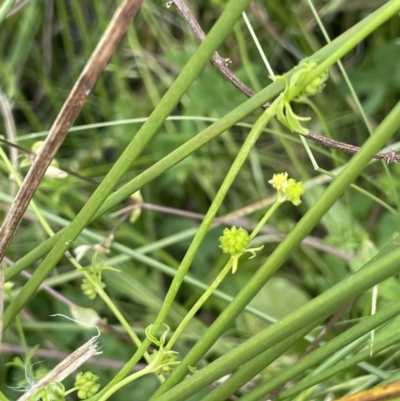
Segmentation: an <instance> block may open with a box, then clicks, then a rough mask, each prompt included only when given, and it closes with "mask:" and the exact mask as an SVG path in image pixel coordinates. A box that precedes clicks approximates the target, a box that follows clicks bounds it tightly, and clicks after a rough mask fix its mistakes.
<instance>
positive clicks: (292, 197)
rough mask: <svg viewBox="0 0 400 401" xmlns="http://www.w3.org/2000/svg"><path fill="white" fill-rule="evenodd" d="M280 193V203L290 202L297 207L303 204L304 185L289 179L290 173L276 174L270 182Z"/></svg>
mask: <svg viewBox="0 0 400 401" xmlns="http://www.w3.org/2000/svg"><path fill="white" fill-rule="evenodd" d="M268 182H269V183H270V184H271V185H272V186H273V187H274V188H276V190H277V192H278V200H279V201H280V202H285V201H290V202H292V203H293V205H295V206H299V205H300V203H301V199H300V196H301V195H303V194H304V188H303V183H302V182H301V181H299V182H296V180H294V179H293V178H288V173H280V174H274V175H273V177H272V180H269V181H268Z"/></svg>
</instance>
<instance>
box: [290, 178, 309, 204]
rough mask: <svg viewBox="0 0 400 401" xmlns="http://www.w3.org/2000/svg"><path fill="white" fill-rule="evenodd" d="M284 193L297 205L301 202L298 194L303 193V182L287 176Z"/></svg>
mask: <svg viewBox="0 0 400 401" xmlns="http://www.w3.org/2000/svg"><path fill="white" fill-rule="evenodd" d="M285 193H286V198H287V200H288V201H290V202H292V203H293V205H295V206H299V205H300V203H301V199H300V196H301V195H303V194H304V187H303V183H302V182H301V181H299V182H296V180H294V179H293V178H289V180H288V185H287V187H286V189H285Z"/></svg>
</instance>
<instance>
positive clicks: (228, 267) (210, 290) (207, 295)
mask: <svg viewBox="0 0 400 401" xmlns="http://www.w3.org/2000/svg"><path fill="white" fill-rule="evenodd" d="M231 267H232V258H231V259H229V261H228V263H227V264H226V265H225V267H224V268H223V269H222V270H221V271H220V272H219V274H218V276H217V277H216V278H215V280H214V281H213V282H212V284H211V285H210V286H209V287H208V288H207V290H206V291H205V292H204V294H203V295H202V296H201V297H200V298H199V299H198V301H197V302H196V303H195V304H194V305H193V306H192V308H191V309H190V311H189V312H188V313H187V315H186V316H185V317H184V319H183V320H182V322H181V324H180V325H179V326H178V327H177V329H176V330H175V332H174V334H173V335H172V337H171V338H170V340H169V341H168V344H167V345H166V346H165V349H166V350H170V349H171V348H172V347H173V346H174V344H175V342H176V340H177V339H178V337H179V336H180V334H181V333H182V332H183V330H184V329H185V327H186V326H187V325H188V323H189V321H190V320H191V319H192V318H193V316H194V315H195V314H196V312H197V311H198V310H199V309H200V308H201V307H202V306H203V304H204V303H205V302H206V301H207V299H208V298H210V296H211V295H212V293H213V292H214V291H215V290H216V289H217V288H218V286H219V285H220V284H221V283H222V280H223V279H224V278H225V276H226V275H227V274H228V273H229V272H230V271H231Z"/></svg>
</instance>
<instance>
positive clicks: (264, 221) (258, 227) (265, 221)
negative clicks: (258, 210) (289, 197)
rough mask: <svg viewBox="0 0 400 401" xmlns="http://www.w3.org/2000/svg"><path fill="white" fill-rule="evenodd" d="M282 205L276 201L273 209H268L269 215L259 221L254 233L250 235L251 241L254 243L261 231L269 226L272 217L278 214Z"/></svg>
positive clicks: (266, 214) (272, 206)
mask: <svg viewBox="0 0 400 401" xmlns="http://www.w3.org/2000/svg"><path fill="white" fill-rule="evenodd" d="M281 204H282V202H281V201H280V200H276V201H275V202H274V203H273V204H272V205H271V207H270V208H269V209H268V211H267V213H265V215H264V217H263V218H262V219H261V220H260V221H259V223H258V224H257V226H256V227H255V228H254V230H253V231H252V233H251V234H250V241H252V240H253V239H254V238H255V237H256V235H257V234H258V233H259V232H260V230H261V229H262V228H263V227H264V226H265V224H267V222H268V220H269V219H270V217H271V216H272V215H273V214H274V213H275V212H276V210H277V209H278V207H279V206H280V205H281Z"/></svg>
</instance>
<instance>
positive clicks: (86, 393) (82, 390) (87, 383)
mask: <svg viewBox="0 0 400 401" xmlns="http://www.w3.org/2000/svg"><path fill="white" fill-rule="evenodd" d="M97 380H99V377H98V376H96V375H94V374H93V373H92V372H85V373H82V372H79V373H78V374H77V375H76V377H75V383H74V386H75V387H76V388H77V389H78V390H79V391H78V397H79V398H80V399H81V400H84V399H86V398H90V397H92V396H93V395H95V394H96V393H97V392H98V391H99V388H100V384H98V383H96V382H97Z"/></svg>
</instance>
